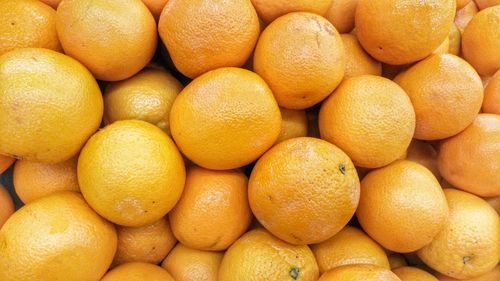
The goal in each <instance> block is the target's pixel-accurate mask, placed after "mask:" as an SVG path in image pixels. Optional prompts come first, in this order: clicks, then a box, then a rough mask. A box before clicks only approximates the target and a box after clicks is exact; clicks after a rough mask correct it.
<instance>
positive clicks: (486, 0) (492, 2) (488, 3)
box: [474, 0, 500, 10]
mask: <svg viewBox="0 0 500 281" xmlns="http://www.w3.org/2000/svg"><path fill="white" fill-rule="evenodd" d="M474 2H476V5H477V6H478V8H479V9H480V10H483V9H486V8H489V7H492V6H496V5H500V1H499V0H474Z"/></svg>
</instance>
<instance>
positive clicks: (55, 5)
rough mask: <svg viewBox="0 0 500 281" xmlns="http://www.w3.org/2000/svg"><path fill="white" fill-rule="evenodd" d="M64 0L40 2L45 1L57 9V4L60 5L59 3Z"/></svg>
mask: <svg viewBox="0 0 500 281" xmlns="http://www.w3.org/2000/svg"><path fill="white" fill-rule="evenodd" d="M61 1H62V0H40V2H43V3H45V4H47V5H49V6H51V7H52V8H54V9H56V10H57V6H59V3H61Z"/></svg>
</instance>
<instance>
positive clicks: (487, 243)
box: [418, 189, 500, 279]
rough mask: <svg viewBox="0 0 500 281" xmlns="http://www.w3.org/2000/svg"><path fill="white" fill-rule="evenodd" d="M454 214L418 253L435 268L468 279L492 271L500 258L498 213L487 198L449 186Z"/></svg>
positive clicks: (449, 202)
mask: <svg viewBox="0 0 500 281" xmlns="http://www.w3.org/2000/svg"><path fill="white" fill-rule="evenodd" d="M444 193H445V195H446V199H447V201H448V206H449V208H450V216H449V219H448V222H447V223H446V226H445V228H444V229H443V230H442V231H441V232H440V233H439V234H438V235H437V236H436V237H435V238H434V239H433V240H432V242H431V243H430V244H428V245H427V246H425V247H423V248H422V249H420V250H419V251H418V256H419V257H420V258H421V259H422V260H423V261H424V262H425V264H427V265H428V266H430V267H431V268H432V269H434V270H437V271H439V272H440V273H442V274H445V275H447V276H450V277H454V278H458V279H467V278H473V277H477V276H480V275H482V274H485V273H487V272H489V271H491V270H492V269H493V268H494V267H495V266H496V265H497V263H498V260H499V259H500V236H499V235H498V234H499V233H500V223H499V219H498V214H497V213H496V212H495V210H494V209H493V208H492V207H491V206H490V205H488V203H486V201H484V200H483V199H481V198H479V197H477V196H475V195H472V194H470V193H467V192H463V191H460V190H456V189H445V190H444Z"/></svg>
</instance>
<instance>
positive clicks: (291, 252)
mask: <svg viewBox="0 0 500 281" xmlns="http://www.w3.org/2000/svg"><path fill="white" fill-rule="evenodd" d="M318 277H319V271H318V265H317V264H316V260H315V259H314V255H313V253H312V252H311V249H309V247H308V246H307V245H303V246H295V245H291V244H288V243H286V242H283V241H281V240H280V239H278V238H276V237H274V236H273V235H271V234H270V233H269V232H267V231H266V230H264V229H254V230H251V231H249V232H247V233H246V234H245V235H243V236H242V237H241V238H240V239H238V240H237V241H236V242H235V243H234V244H233V245H231V247H230V248H229V249H228V250H227V252H226V253H225V254H224V257H223V258H222V262H221V265H220V268H219V279H218V280H219V281H247V280H299V281H315V280H317V279H318Z"/></svg>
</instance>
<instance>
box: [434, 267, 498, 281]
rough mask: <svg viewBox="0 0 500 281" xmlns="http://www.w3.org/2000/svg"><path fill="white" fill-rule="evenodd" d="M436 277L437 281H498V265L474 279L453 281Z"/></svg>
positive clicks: (440, 275) (456, 280)
mask: <svg viewBox="0 0 500 281" xmlns="http://www.w3.org/2000/svg"><path fill="white" fill-rule="evenodd" d="M437 277H438V279H439V281H497V280H500V265H497V266H496V267H495V268H494V269H493V270H492V271H490V272H488V273H485V274H483V275H481V276H478V277H475V278H468V279H455V278H452V277H448V276H445V275H442V274H439V273H438V274H437Z"/></svg>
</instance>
